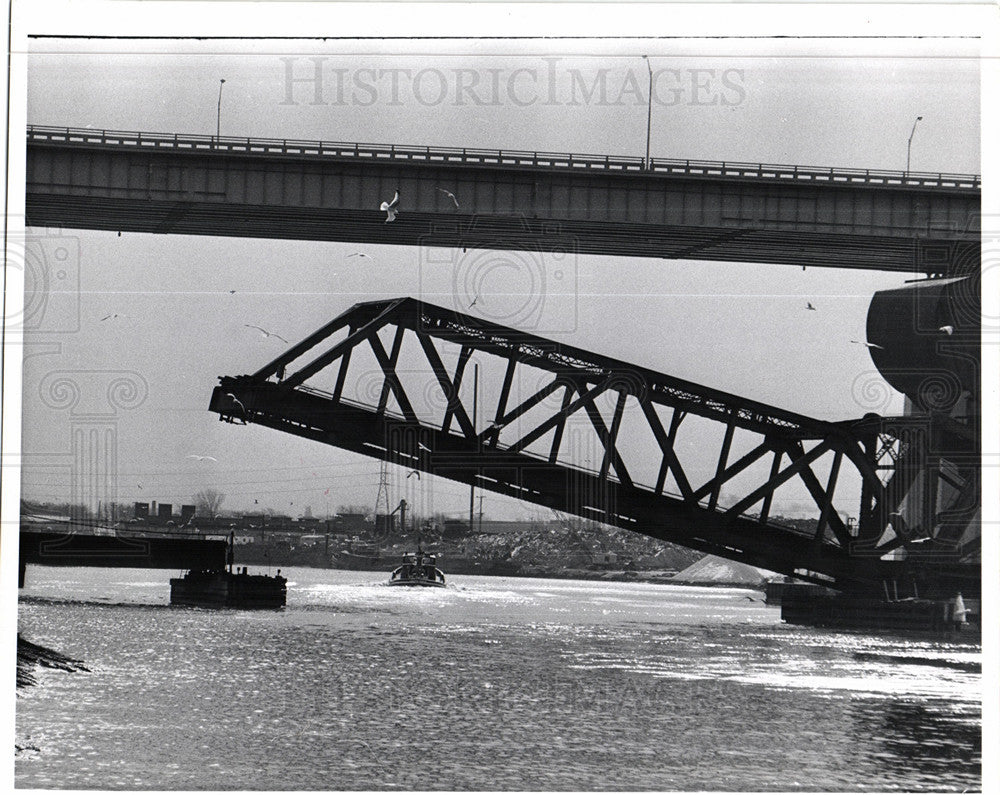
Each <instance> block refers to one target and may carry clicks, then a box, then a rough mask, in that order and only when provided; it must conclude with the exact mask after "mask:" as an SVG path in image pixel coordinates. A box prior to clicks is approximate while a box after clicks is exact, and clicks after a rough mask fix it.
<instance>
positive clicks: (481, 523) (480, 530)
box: [479, 494, 486, 533]
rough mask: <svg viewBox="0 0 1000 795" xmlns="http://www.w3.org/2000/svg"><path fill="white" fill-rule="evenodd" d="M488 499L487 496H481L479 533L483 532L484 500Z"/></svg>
mask: <svg viewBox="0 0 1000 795" xmlns="http://www.w3.org/2000/svg"><path fill="white" fill-rule="evenodd" d="M485 499H486V495H485V494H480V495H479V532H480V533H482V532H483V500H485Z"/></svg>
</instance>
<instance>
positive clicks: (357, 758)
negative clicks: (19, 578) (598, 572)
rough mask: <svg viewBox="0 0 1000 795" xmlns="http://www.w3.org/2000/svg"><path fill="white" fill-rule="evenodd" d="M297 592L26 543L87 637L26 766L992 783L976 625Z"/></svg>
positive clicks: (100, 771)
mask: <svg viewBox="0 0 1000 795" xmlns="http://www.w3.org/2000/svg"><path fill="white" fill-rule="evenodd" d="M284 573H285V574H289V575H290V576H289V579H290V590H289V597H288V607H287V608H286V609H285V610H284V611H282V612H270V613H256V612H243V611H218V612H213V611H207V610H200V609H193V608H171V607H169V606H168V605H167V601H168V597H169V586H168V585H167V578H168V576H169V573H167V572H156V571H152V572H150V571H141V570H134V571H133V570H114V571H108V570H103V571H102V570H88V569H44V568H38V567H30V568H29V570H28V587H27V588H25V589H24V591H23V592H22V599H21V604H20V616H19V627H20V630H21V632H22V633H23V634H24V635H25V636H26V637H27V638H29V639H30V640H33V641H35V642H38V643H43V644H45V645H48V646H50V647H52V648H55V649H57V650H59V651H61V652H63V653H65V654H68V655H70V656H74V657H78V658H81V659H83V660H85V661H86V663H87V664H88V666H89V667H90V669H91V673H76V674H68V673H65V672H59V671H43V672H42V673H41V676H40V677H39V686H38V687H36V688H30V689H29V690H28V691H27V692H26V693H25V694H24V695H22V696H21V697H20V698H19V699H18V703H17V709H18V712H17V741H18V742H19V743H20V744H22V745H24V744H29V745H32V746H34V747H36V748H37V749H38V750H37V751H29V752H26V753H23V754H22V755H21V756H20V758H19V759H18V760H17V762H16V785H17V786H18V787H20V788H68V789H84V788H100V789H211V790H225V789H273V790H285V789H290V790H294V789H327V790H338V789H341V790H373V789H374V790H379V789H409V790H414V789H416V790H432V789H453V790H463V789H477V790H511V789H521V790H595V789H601V790H705V789H709V790H807V791H811V790H820V791H824V790H827V791H828V790H841V791H844V790H849V791H873V790H874V791H882V790H906V791H914V790H934V791H942V790H957V791H962V790H965V789H969V790H975V789H978V788H979V787H980V762H981V741H980V727H981V706H980V698H981V697H980V674H979V673H978V665H977V664H978V663H979V661H980V649H979V647H978V646H974V645H969V644H962V643H957V642H939V641H936V640H928V639H926V638H894V639H885V638H878V637H875V636H871V635H865V634H859V633H853V634H851V633H830V632H824V631H820V630H811V629H803V628H796V627H787V626H784V625H782V624H781V623H780V621H779V618H778V611H777V610H776V609H774V608H770V607H765V606H764V605H763V604H761V603H759V602H754V601H750V600H749V599H747V598H746V597H747V596H748V595H750V596H753V597H754V598H758V599H759V597H760V594H759V593H757V592H751V591H744V590H738V589H704V588H684V587H670V586H653V585H641V584H622V583H595V582H578V581H556V580H529V579H506V578H485V577H457V576H456V577H452V578H450V579H449V582H450V583H451V585H450V586H449V588H448V589H445V590H410V589H395V588H386V587H384V586H382V585H381V583H380V580H381V575H378V574H368V573H363V572H343V571H323V570H315V569H293V570H286V571H285V572H284Z"/></svg>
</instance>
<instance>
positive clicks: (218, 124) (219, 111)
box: [215, 77, 226, 146]
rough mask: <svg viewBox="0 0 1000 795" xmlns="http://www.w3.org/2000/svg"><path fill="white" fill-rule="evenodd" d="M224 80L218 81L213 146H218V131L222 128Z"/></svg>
mask: <svg viewBox="0 0 1000 795" xmlns="http://www.w3.org/2000/svg"><path fill="white" fill-rule="evenodd" d="M225 82H226V79H225V78H224V77H223V78H221V79H220V80H219V104H218V107H217V108H216V110H215V145H216V146H218V145H219V130H220V128H221V126H222V86H223V85H224V84H225Z"/></svg>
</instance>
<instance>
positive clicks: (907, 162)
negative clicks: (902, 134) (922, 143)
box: [906, 116, 924, 174]
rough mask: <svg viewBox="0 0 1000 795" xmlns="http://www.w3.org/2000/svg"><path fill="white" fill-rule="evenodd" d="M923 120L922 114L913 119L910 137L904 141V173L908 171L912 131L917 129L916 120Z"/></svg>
mask: <svg viewBox="0 0 1000 795" xmlns="http://www.w3.org/2000/svg"><path fill="white" fill-rule="evenodd" d="M923 120H924V117H923V116H917V118H916V119H914V120H913V129H911V130H910V137H909V138H908V139H907V141H906V173H907V174H909V173H910V145H911V144H912V143H913V133H915V132H916V131H917V122H918V121H923Z"/></svg>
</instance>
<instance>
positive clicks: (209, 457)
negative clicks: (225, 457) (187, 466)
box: [185, 404, 242, 463]
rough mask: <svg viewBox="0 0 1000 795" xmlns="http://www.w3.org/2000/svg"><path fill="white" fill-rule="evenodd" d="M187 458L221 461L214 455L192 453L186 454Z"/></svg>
mask: <svg viewBox="0 0 1000 795" xmlns="http://www.w3.org/2000/svg"><path fill="white" fill-rule="evenodd" d="M240 405H242V404H240ZM185 458H193V459H194V460H195V461H215V462H216V463H218V462H219V459H218V458H214V457H212V456H210V455H193V454H192V455H189V456H185Z"/></svg>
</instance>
